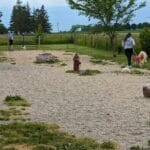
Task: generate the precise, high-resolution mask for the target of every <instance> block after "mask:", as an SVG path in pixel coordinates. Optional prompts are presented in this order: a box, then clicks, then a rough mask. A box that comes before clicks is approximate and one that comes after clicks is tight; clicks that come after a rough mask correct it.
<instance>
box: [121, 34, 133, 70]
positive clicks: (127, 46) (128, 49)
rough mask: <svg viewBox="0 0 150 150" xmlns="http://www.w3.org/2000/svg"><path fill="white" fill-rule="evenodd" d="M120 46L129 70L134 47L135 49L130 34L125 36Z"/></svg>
mask: <svg viewBox="0 0 150 150" xmlns="http://www.w3.org/2000/svg"><path fill="white" fill-rule="evenodd" d="M122 46H123V48H124V51H125V55H126V57H127V61H128V68H129V69H131V68H132V65H131V58H132V55H133V51H134V47H135V40H134V39H133V37H132V34H131V33H128V34H127V35H126V36H125V38H124V40H123V41H122Z"/></svg>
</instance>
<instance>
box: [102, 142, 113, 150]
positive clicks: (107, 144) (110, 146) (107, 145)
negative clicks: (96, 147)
mask: <svg viewBox="0 0 150 150" xmlns="http://www.w3.org/2000/svg"><path fill="white" fill-rule="evenodd" d="M100 147H101V148H103V149H110V150H113V149H116V145H115V144H114V143H113V142H104V143H102V144H101V146H100Z"/></svg>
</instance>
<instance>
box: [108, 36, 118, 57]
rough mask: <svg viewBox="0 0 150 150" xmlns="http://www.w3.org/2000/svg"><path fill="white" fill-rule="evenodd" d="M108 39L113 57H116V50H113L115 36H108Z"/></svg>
mask: <svg viewBox="0 0 150 150" xmlns="http://www.w3.org/2000/svg"><path fill="white" fill-rule="evenodd" d="M109 39H110V46H111V48H112V52H113V57H116V50H115V45H114V40H115V35H114V34H111V35H109Z"/></svg>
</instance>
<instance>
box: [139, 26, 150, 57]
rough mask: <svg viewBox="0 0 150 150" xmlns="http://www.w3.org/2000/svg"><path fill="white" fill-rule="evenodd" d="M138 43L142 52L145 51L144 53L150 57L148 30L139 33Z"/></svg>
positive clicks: (149, 31)
mask: <svg viewBox="0 0 150 150" xmlns="http://www.w3.org/2000/svg"><path fill="white" fill-rule="evenodd" d="M140 42H141V46H142V50H144V51H146V53H147V54H148V55H149V56H150V28H145V29H144V30H143V31H142V32H141V33H140Z"/></svg>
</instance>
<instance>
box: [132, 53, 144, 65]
mask: <svg viewBox="0 0 150 150" xmlns="http://www.w3.org/2000/svg"><path fill="white" fill-rule="evenodd" d="M133 60H134V61H135V62H136V63H137V64H139V65H140V66H143V65H144V63H146V62H147V54H146V52H144V51H141V52H140V53H139V54H138V55H135V56H134V57H133Z"/></svg>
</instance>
